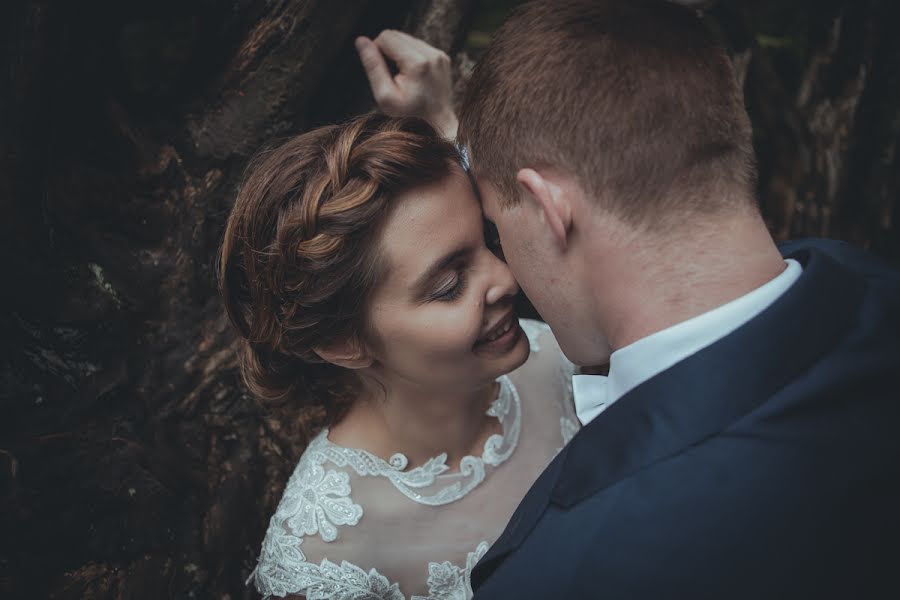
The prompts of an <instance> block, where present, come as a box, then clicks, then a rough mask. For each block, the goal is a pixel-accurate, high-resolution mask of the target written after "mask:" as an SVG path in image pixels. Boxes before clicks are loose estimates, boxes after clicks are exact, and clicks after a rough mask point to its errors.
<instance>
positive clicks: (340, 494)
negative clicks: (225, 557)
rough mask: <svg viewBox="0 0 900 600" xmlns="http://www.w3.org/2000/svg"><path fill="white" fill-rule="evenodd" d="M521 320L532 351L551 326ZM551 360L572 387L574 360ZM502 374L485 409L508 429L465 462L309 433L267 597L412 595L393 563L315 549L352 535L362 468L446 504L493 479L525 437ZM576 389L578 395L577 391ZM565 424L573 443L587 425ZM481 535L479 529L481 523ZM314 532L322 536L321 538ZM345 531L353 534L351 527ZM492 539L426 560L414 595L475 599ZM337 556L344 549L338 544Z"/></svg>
mask: <svg viewBox="0 0 900 600" xmlns="http://www.w3.org/2000/svg"><path fill="white" fill-rule="evenodd" d="M520 324H521V325H522V327H523V329H524V330H525V333H526V335H527V336H528V339H529V343H530V345H531V350H532V352H538V351H540V344H539V343H538V337H539V336H540V335H544V334H547V335H552V334H551V333H550V331H549V327H548V326H547V325H545V324H543V323H537V322H534V321H524V320H523V321H520ZM560 356H561V355H560ZM545 364H546V363H545ZM548 366H549V367H550V368H553V369H556V372H557V373H558V374H559V375H560V376H561V377H562V379H563V380H564V382H565V383H563V390H562V391H563V392H564V393H565V390H566V385H571V371H572V370H573V369H572V366H571V363H569V362H568V361H566V360H565V358H564V357H561V362H560V363H559V364H558V365H557V366H555V367H554V366H552V365H549V364H548ZM542 373H543V375H542V376H543V377H547V376H548V375H549V373H548V372H547V371H546V370H545V371H542ZM497 381H498V382H499V383H500V392H499V394H498V396H497V398H496V399H495V400H494V401H493V402H492V403H491V405H490V406H489V408H488V410H487V411H486V414H487V415H490V416H492V417H495V418H496V419H497V420H498V421H499V422H500V425H501V428H502V433H500V434H494V435H491V436H490V437H488V439H487V440H486V441H485V443H484V447H483V450H482V453H481V456H474V455H472V456H466V457H465V458H463V459H462V460H461V461H460V465H459V470H458V471H457V472H449V471H450V467H449V466H448V465H447V455H446V454H440V455H438V456H435V457H433V458H431V459H430V460H428V461H427V462H426V463H425V464H423V465H421V466H418V467H415V468H412V469H409V470H407V468H406V467H407V464H408V460H407V459H406V457H405V456H404V455H403V454H399V453H398V454H395V455H393V456H392V457H391V458H390V459H389V460H384V459H383V458H381V457H379V456H376V455H374V454H372V453H370V452H367V451H365V450H362V449H356V448H347V447H343V446H339V445H337V444H335V443H333V442H331V441H330V440H329V439H328V430H327V429H325V430H323V431H322V432H320V433H319V435H317V436H316V437H315V438H314V439H313V440H312V441H311V442H310V444H309V446H308V447H307V449H306V451H305V452H304V453H303V456H302V458H301V459H300V462H299V464H298V465H297V468H296V469H295V470H294V473H293V474H292V475H291V477H290V479H289V480H288V484H287V487H286V489H285V492H284V495H283V497H282V500H281V502H280V503H279V506H278V509H277V510H276V512H275V514H274V515H273V516H272V519H271V520H270V521H269V527H268V530H267V532H266V537H265V540H264V541H263V545H262V551H261V553H260V557H259V562H258V564H257V567H256V568H255V569H254V570H253V573H251V575H250V578H249V579H248V583H249V582H250V581H251V580H253V581H254V582H255V584H256V588H257V589H258V591H259V592H260V593H261V594H262V595H263V597H264V598H270V597H273V596H275V597H284V596H287V595H292V594H299V595H303V596H305V597H306V598H307V599H308V600H325V599H328V600H407V596H406V595H404V593H403V592H402V590H401V588H400V583H398V582H397V580H395V581H392V578H394V577H398V578H399V581H406V580H405V579H403V577H402V576H399V575H397V574H396V573H394V572H393V571H392V570H391V567H390V566H388V565H380V566H381V567H382V568H383V569H384V571H382V572H379V571H378V570H376V569H374V568H372V569H369V570H368V571H366V570H364V569H363V568H361V567H360V566H358V565H357V564H353V563H352V562H349V561H347V560H341V561H340V562H339V563H338V562H333V561H332V560H329V559H328V558H322V559H321V560H320V561H319V562H318V563H316V562H314V561H312V560H308V559H307V553H308V554H310V555H315V556H316V557H317V558H318V557H321V556H325V554H323V551H322V549H321V548H319V543H320V541H321V542H324V543H325V544H327V545H328V548H331V547H332V546H330V544H331V543H334V542H338V543H346V542H339V540H341V539H342V538H341V535H340V528H341V527H343V526H351V527H352V526H356V525H357V524H358V523H359V522H360V521H361V519H362V517H363V508H362V506H360V505H359V504H356V503H355V502H354V501H353V500H352V499H351V485H350V479H351V476H352V475H353V474H354V473H355V474H356V475H358V476H360V477H380V478H384V479H386V480H387V481H388V482H390V484H391V485H392V486H393V488H395V489H396V490H397V491H399V492H400V493H401V494H402V495H403V496H405V497H406V498H409V499H410V500H413V501H414V502H416V503H417V504H420V505H424V506H426V507H429V506H430V507H437V506H442V505H446V504H449V503H452V502H455V501H458V500H460V499H462V498H463V497H465V496H467V495H468V494H469V493H470V492H471V491H472V490H474V489H475V488H476V487H478V486H479V484H481V483H482V482H483V481H484V480H485V477H486V471H487V467H494V468H496V467H498V466H499V465H501V464H503V463H504V462H505V461H507V460H508V459H509V458H510V457H511V456H512V454H513V453H514V451H515V449H516V447H517V445H518V441H519V436H520V433H521V429H522V403H521V399H520V397H519V394H518V391H517V390H516V388H515V386H514V385H513V383H512V381H511V380H510V379H509V378H508V377H507V376H502V377H499V378H498V380H497ZM567 398H569V399H571V395H569V396H567ZM559 426H560V429H559V432H560V435H561V437H562V440H563V442H564V444H565V443H568V441H569V440H570V439H571V438H572V436H573V435H574V434H575V432H576V431H577V430H578V425H577V424H576V423H575V422H573V420H572V419H570V418H568V417H566V416H561V417H560V418H559ZM551 448H552V447H551ZM341 469H344V470H341ZM360 487H362V486H361V485H360ZM387 489H388V490H390V487H387ZM357 493H359V490H357ZM428 510H431V509H428ZM376 512H377V511H376ZM477 535H478V536H479V537H480V535H481V533H480V532H478V533H477ZM314 537H317V538H318V539H315V540H314ZM343 539H344V540H347V539H351V536H347V537H346V538H343ZM357 539H358V538H357ZM474 539H476V540H477V539H478V537H475V538H474ZM304 542H306V543H307V546H306V547H305V548H304ZM314 542H315V544H314ZM469 543H471V542H469ZM334 547H335V548H337V546H334ZM488 548H489V542H488V541H481V542H480V543H479V544H478V545H477V547H476V548H475V549H474V550H473V551H471V552H468V553H467V555H466V560H465V564H464V565H463V564H454V563H453V562H451V561H444V562H427V563H426V562H424V561H423V562H422V563H420V564H422V567H415V569H416V570H418V569H419V568H424V567H425V566H426V565H427V573H426V572H423V573H422V575H421V577H422V578H423V579H424V583H425V584H427V590H428V592H427V595H426V596H418V595H413V596H410V597H409V600H469V599H470V598H471V597H472V596H473V592H472V584H471V575H472V570H473V568H474V567H475V565H476V563H477V562H478V561H479V560H480V559H481V558H482V557H483V556H484V555H485V554H486V553H487V550H488ZM335 553H338V552H335ZM331 558H336V557H335V556H334V553H332V554H331ZM353 560H354V561H355V562H358V561H357V560H356V559H353ZM392 573H393V574H392ZM423 579H418V586H422V582H423ZM413 581H415V577H413ZM408 584H409V585H412V583H411V582H406V583H403V585H408ZM418 586H417V587H418Z"/></svg>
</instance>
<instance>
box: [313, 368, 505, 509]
mask: <svg viewBox="0 0 900 600" xmlns="http://www.w3.org/2000/svg"><path fill="white" fill-rule="evenodd" d="M498 381H499V382H500V394H499V395H498V397H497V399H496V400H494V402H492V403H491V405H490V407H489V408H488V410H487V414H488V415H490V416H492V417H496V418H497V419H498V420H499V421H500V424H501V426H502V428H503V433H502V434H494V435H492V436H490V437H489V438H488V439H487V440H485V442H484V450H483V452H482V455H481V456H480V457H478V456H466V457H464V458H463V459H462V460H461V461H460V463H459V472H458V473H450V474H446V475H445V472H446V471H448V470H449V469H450V467H448V466H447V454H446V453H442V454H440V455H438V456H435V457H434V458H431V459H429V460H428V462H426V463H425V464H424V465H422V466H419V467H416V468H414V469H410V470H409V471H403V470H400V469H398V468H397V467H396V466H394V465H392V464H391V463H390V462H388V461H386V460H384V459H382V458H380V457H378V456H376V455H374V454H372V453H371V452H368V451H366V450H361V449H358V448H346V447H344V446H338V445H337V444H334V443H332V442H331V441H330V440H329V439H328V429H324V430H322V432H321V433H319V435H317V436H316V437H315V439H313V441H312V442H310V444H309V447H308V448H307V450H306V453H304V458H306V457H307V456H308V457H309V460H310V461H312V462H313V463H316V464H324V463H326V462H331V463H333V464H335V465H336V466H339V467H350V468H352V469H353V470H354V471H356V473H357V474H358V475H361V476H381V477H386V478H387V479H388V480H389V481H390V482H391V483H392V484H393V485H394V487H396V488H397V490H399V491H400V492H401V493H402V494H403V495H405V496H406V497H407V498H409V499H410V500H412V501H414V502H418V503H419V504H426V505H429V506H440V505H442V504H449V503H450V502H454V501H456V500H459V499H460V498H462V497H464V496H465V495H466V494H468V493H469V492H471V491H472V490H473V489H475V487H477V486H478V484H480V483H481V482H482V481H484V476H485V469H484V466H485V465H486V464H487V465H490V466H492V467H496V466H499V465H500V464H502V463H503V462H504V461H506V459H508V458H509V457H510V455H512V453H513V451H514V450H515V449H516V445H517V444H518V442H519V433H520V431H521V427H522V406H521V400H520V399H519V393H518V391H516V388H515V386H514V385H513V383H512V381H510V379H509V377H507V376H505V375H503V376H501V377H499V378H498ZM394 456H398V455H396V454H395V455H394ZM400 456H402V455H400ZM405 463H406V461H405V460H402V461H400V464H405ZM438 476H442V477H443V478H444V479H446V480H448V481H449V482H450V483H448V484H447V485H445V486H444V487H442V488H441V489H439V490H437V491H433V492H431V493H429V494H425V493H421V492H420V491H419V490H421V489H423V488H427V487H429V486H432V485H434V484H435V483H436V482H437V481H438Z"/></svg>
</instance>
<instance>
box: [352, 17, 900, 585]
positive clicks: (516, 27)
mask: <svg viewBox="0 0 900 600" xmlns="http://www.w3.org/2000/svg"><path fill="white" fill-rule="evenodd" d="M382 42H383V40H382ZM365 43H369V42H368V41H366V42H363V45H365ZM364 50H366V48H362V47H361V48H360V52H361V54H362V55H363V58H364V60H365V52H364ZM369 50H371V48H369ZM422 72H424V71H422ZM370 75H371V73H370ZM459 141H460V142H461V143H462V144H464V145H465V146H466V148H467V149H468V152H469V158H470V162H471V166H472V169H473V172H474V174H475V176H476V178H477V181H478V184H479V187H480V190H481V194H482V200H483V206H484V211H485V214H486V216H487V217H488V218H489V219H490V220H492V221H494V223H495V224H496V225H497V228H498V230H499V232H500V238H501V241H502V244H503V248H504V253H505V256H506V258H507V260H508V262H509V265H510V267H511V268H512V270H513V272H514V273H515V274H516V276H517V278H518V280H519V283H520V284H521V286H522V288H523V289H524V290H525V292H526V293H527V295H528V297H529V298H530V299H531V300H532V302H533V303H534V305H535V306H536V307H537V309H538V310H539V312H540V313H541V315H542V316H543V317H544V318H545V319H546V320H547V321H548V322H549V324H550V325H551V327H552V329H553V331H554V333H555V334H556V336H557V338H558V339H559V342H560V344H561V346H562V348H563V350H564V351H565V353H566V355H567V356H568V357H569V358H570V359H571V360H573V361H574V362H576V363H578V364H582V365H590V364H595V363H598V362H601V361H605V359H606V357H607V356H609V351H610V349H611V350H613V353H612V356H611V359H610V370H609V376H608V377H588V376H580V377H576V380H575V393H576V406H577V409H578V414H579V418H580V419H581V420H582V422H583V423H584V425H585V427H584V428H583V429H582V430H581V432H580V433H579V434H578V435H577V436H576V437H575V438H574V439H573V440H572V442H571V443H570V444H569V445H568V446H567V447H566V448H564V449H563V451H562V452H561V453H560V454H559V455H558V456H557V458H556V460H555V461H554V462H553V463H552V464H551V465H550V466H549V467H548V468H547V470H546V471H545V472H544V473H543V475H542V476H541V477H540V479H539V480H538V481H537V482H536V483H535V485H534V486H533V487H532V489H531V490H530V491H529V493H528V495H527V496H526V497H525V499H524V500H523V501H522V503H521V505H520V506H519V508H518V510H517V511H516V513H515V514H514V515H513V517H512V519H511V520H510V522H509V524H508V526H507V528H506V530H505V532H504V533H503V535H502V536H501V537H500V538H499V540H497V542H496V543H495V544H494V545H493V547H492V548H491V549H490V551H489V552H488V554H487V555H486V556H485V557H484V558H483V559H482V560H481V562H480V563H479V564H478V566H477V567H476V568H475V570H474V573H473V576H472V584H473V588H474V589H475V592H476V598H511V599H512V598H516V599H519V598H648V599H653V600H657V599H662V598H666V599H668V598H691V599H694V598H754V599H758V598H817V599H821V598H876V597H878V598H900V576H898V574H897V573H898V565H900V276H898V274H897V273H896V272H894V271H891V270H889V269H888V268H886V267H885V266H884V265H882V264H881V263H879V262H878V261H877V260H876V259H874V258H872V257H870V256H868V255H866V254H865V253H863V252H862V251H858V250H856V249H854V248H852V247H850V246H847V245H845V244H841V243H838V242H828V241H798V242H792V243H788V244H784V245H782V246H781V247H780V248H779V247H777V246H776V245H775V244H774V243H773V241H772V239H771V237H770V236H769V233H768V231H767V229H766V227H765V224H764V222H763V220H762V218H761V216H760V214H759V211H758V208H757V204H756V201H755V198H754V189H755V176H756V174H755V170H754V159H753V150H752V143H751V129H750V123H749V120H748V118H747V114H746V112H745V110H744V107H743V102H742V93H741V90H740V88H739V87H738V84H737V83H736V79H735V76H734V73H733V71H732V67H731V64H730V62H729V60H728V57H727V55H726V53H725V51H724V49H723V48H722V47H721V45H720V44H719V43H718V41H717V40H716V39H715V38H714V36H713V35H712V34H711V33H709V31H708V30H707V28H706V26H705V24H704V23H703V21H702V19H701V18H699V17H697V16H696V14H695V13H694V11H692V10H689V9H686V8H682V7H680V6H677V5H675V4H673V3H670V2H666V1H664V0H617V1H616V0H581V1H579V0H556V1H553V2H550V1H546V2H537V3H529V4H527V5H525V6H523V7H521V8H520V9H519V10H518V11H517V12H516V13H515V14H514V15H513V16H512V17H511V18H510V19H509V21H507V23H506V24H505V25H504V26H503V27H502V28H501V29H500V30H499V31H498V32H497V34H496V36H495V38H494V40H493V42H492V43H491V45H490V47H489V48H488V50H487V51H486V52H485V54H484V56H483V58H482V59H481V60H480V62H479V63H478V65H477V67H476V69H475V72H474V74H473V77H472V79H471V81H470V83H469V85H468V95H467V97H466V98H465V101H464V104H463V107H462V111H461V113H460V123H459Z"/></svg>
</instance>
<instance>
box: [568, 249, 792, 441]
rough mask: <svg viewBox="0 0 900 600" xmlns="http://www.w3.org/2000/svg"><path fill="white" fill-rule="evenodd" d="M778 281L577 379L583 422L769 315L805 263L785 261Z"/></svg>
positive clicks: (578, 408) (684, 323)
mask: <svg viewBox="0 0 900 600" xmlns="http://www.w3.org/2000/svg"><path fill="white" fill-rule="evenodd" d="M785 262H786V263H787V267H786V268H785V269H784V271H782V272H781V274H779V275H778V276H777V277H775V278H774V279H772V280H771V281H769V282H768V283H765V284H763V285H762V286H760V287H758V288H756V289H755V290H753V291H752V292H750V293H748V294H745V295H743V296H741V297H740V298H737V299H735V300H732V301H731V302H728V303H727V304H723V305H722V306H719V307H717V308H714V309H712V310H710V311H708V312H705V313H703V314H701V315H698V316H696V317H693V318H691V319H688V320H687V321H682V322H681V323H677V324H675V325H673V326H671V327H668V328H666V329H663V330H662V331H657V332H656V333H653V334H651V335H648V336H647V337H644V338H641V339H639V340H637V341H636V342H633V343H632V344H629V345H628V346H625V347H624V348H620V349H619V350H616V351H615V352H613V353H612V356H611V357H610V363H609V376H606V377H605V376H602V375H575V376H574V377H573V378H572V390H573V394H574V397H575V412H576V414H577V415H578V420H579V421H581V423H582V424H583V425H587V424H588V422H590V421H591V420H592V419H594V418H595V417H596V416H597V415H599V414H600V413H601V412H603V411H604V410H606V409H607V408H608V407H609V406H610V405H612V404H613V403H614V402H615V401H616V400H618V399H619V398H621V397H622V396H624V395H625V394H627V393H628V392H629V391H631V390H632V389H634V388H636V387H637V386H638V385H640V384H642V383H644V382H645V381H647V380H648V379H650V378H651V377H654V376H655V375H658V374H659V373H662V372H663V371H665V370H666V369H668V368H669V367H671V366H673V365H674V364H676V363H678V362H681V361H682V360H684V359H685V358H687V357H689V356H691V355H692V354H695V353H697V352H699V351H700V350H702V349H703V348H706V347H707V346H709V345H711V344H713V343H714V342H716V341H718V340H720V339H722V338H723V337H725V336H726V335H728V334H729V333H731V332H732V331H734V330H736V329H737V328H738V327H740V326H741V325H743V324H744V323H746V322H747V321H749V320H750V319H752V318H753V317H755V316H756V315H758V314H759V313H761V312H762V311H764V310H765V309H766V308H768V307H769V305H771V304H772V303H773V302H775V300H777V299H778V297H779V296H781V295H782V294H783V293H784V292H786V291H787V290H788V288H790V287H791V285H792V284H793V283H794V282H795V281H797V279H798V278H799V277H800V274H801V273H802V267H801V266H800V263H798V262H797V261H795V260H793V259H787V260H785Z"/></svg>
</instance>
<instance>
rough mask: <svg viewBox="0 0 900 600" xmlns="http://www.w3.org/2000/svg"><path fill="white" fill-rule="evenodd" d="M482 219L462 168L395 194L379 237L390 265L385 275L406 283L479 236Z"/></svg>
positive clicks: (403, 283)
mask: <svg viewBox="0 0 900 600" xmlns="http://www.w3.org/2000/svg"><path fill="white" fill-rule="evenodd" d="M481 218H482V215H481V207H480V205H479V204H478V201H477V200H476V199H475V194H474V193H473V191H472V187H471V184H470V183H469V180H468V178H467V177H466V176H465V175H464V174H463V173H461V172H454V173H453V174H451V175H450V176H448V177H446V178H444V179H443V180H442V181H439V182H436V183H434V184H431V185H427V186H422V187H417V188H413V189H411V190H409V191H407V192H404V193H403V194H401V195H400V196H398V197H397V198H396V200H395V202H394V206H393V208H392V210H391V215H390V217H389V218H388V220H387V222H386V223H385V226H384V229H383V230H382V235H381V240H380V241H381V251H382V252H383V255H384V256H385V258H386V259H387V262H388V264H389V265H390V268H389V269H388V271H389V275H388V279H393V281H394V282H395V283H399V284H401V285H411V284H412V283H413V282H414V281H415V280H416V279H418V278H419V277H420V276H421V274H422V273H424V272H426V271H427V270H428V269H429V267H431V266H432V265H434V264H435V263H436V262H438V261H440V260H441V259H442V258H443V257H445V256H447V255H448V254H449V253H452V252H455V251H457V250H460V249H461V248H462V247H464V246H466V245H471V244H472V242H473V240H476V239H478V236H479V232H480V231H481V229H480V228H481ZM386 283H387V282H386Z"/></svg>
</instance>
